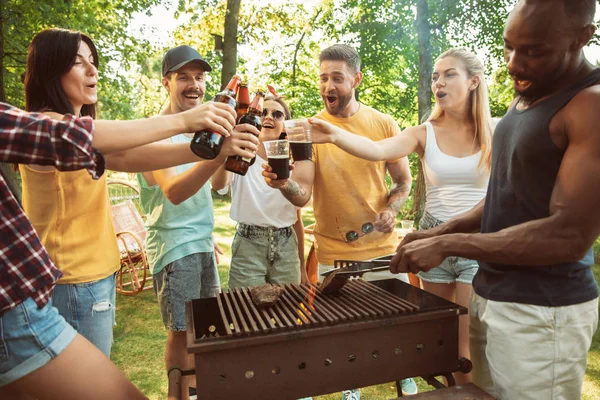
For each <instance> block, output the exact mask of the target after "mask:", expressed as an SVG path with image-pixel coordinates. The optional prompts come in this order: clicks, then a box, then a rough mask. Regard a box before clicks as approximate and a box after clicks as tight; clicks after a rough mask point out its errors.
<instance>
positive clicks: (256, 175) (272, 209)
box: [229, 154, 298, 228]
mask: <svg viewBox="0 0 600 400" xmlns="http://www.w3.org/2000/svg"><path fill="white" fill-rule="evenodd" d="M266 162H267V161H265V160H263V159H262V158H260V156H258V154H257V155H256V162H255V163H254V164H253V165H251V166H250V168H248V172H247V173H246V176H240V175H238V174H233V181H232V183H231V191H232V196H231V209H230V211H229V215H230V216H231V219H233V220H234V221H237V222H241V223H244V224H247V225H258V226H262V227H273V228H287V227H288V226H292V225H294V224H295V223H296V221H297V220H298V213H297V211H296V210H297V208H296V206H294V205H293V204H292V203H290V202H289V201H288V200H287V199H286V198H285V197H283V195H282V194H281V192H280V191H279V190H277V189H273V188H272V187H270V186H269V185H267V183H266V182H265V178H264V177H263V176H262V171H263V169H262V165H263V163H266Z"/></svg>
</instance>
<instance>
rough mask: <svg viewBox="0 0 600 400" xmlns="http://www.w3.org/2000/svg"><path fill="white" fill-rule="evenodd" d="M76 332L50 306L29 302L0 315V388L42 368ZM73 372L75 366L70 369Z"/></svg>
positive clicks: (63, 348)
mask: <svg viewBox="0 0 600 400" xmlns="http://www.w3.org/2000/svg"><path fill="white" fill-rule="evenodd" d="M76 335H77V332H75V329H73V327H72V326H71V325H69V324H68V323H67V321H65V319H64V318H63V317H62V316H61V315H60V314H59V313H58V310H57V309H56V307H53V306H52V300H50V301H49V302H48V304H46V305H45V306H44V307H42V308H38V306H37V304H36V303H35V301H33V299H32V298H28V299H27V300H25V301H24V302H22V303H20V304H18V305H17V306H15V307H13V308H11V309H10V310H8V311H6V312H4V314H2V315H0V386H5V385H8V384H9V383H12V382H14V381H16V380H17V379H19V378H22V377H24V376H26V375H28V374H30V373H31V372H33V371H35V370H37V369H39V368H41V367H43V366H44V365H46V364H47V363H49V362H50V361H52V359H54V358H56V357H57V356H58V355H59V354H60V353H62V352H63V350H65V349H66V348H67V346H69V344H71V342H72V341H73V339H75V336H76ZM74 367H75V368H76V366H74Z"/></svg>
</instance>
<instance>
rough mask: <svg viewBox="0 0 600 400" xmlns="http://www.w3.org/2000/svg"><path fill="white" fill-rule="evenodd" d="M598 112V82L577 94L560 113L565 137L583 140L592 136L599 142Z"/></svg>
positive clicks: (599, 103)
mask: <svg viewBox="0 0 600 400" xmlns="http://www.w3.org/2000/svg"><path fill="white" fill-rule="evenodd" d="M598 110H600V81H599V82H596V83H595V84H594V85H592V86H589V87H587V88H585V89H583V90H581V91H580V92H579V93H577V94H576V95H575V96H574V97H573V99H571V101H570V102H569V104H567V106H566V107H565V108H564V109H563V110H562V112H561V113H560V114H562V117H563V118H564V126H565V128H566V134H567V137H569V138H575V137H577V138H584V137H586V136H590V135H592V136H594V137H596V138H598V139H599V140H600V135H599V134H598V131H599V130H600V113H599V112H598Z"/></svg>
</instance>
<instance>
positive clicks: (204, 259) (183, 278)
mask: <svg viewBox="0 0 600 400" xmlns="http://www.w3.org/2000/svg"><path fill="white" fill-rule="evenodd" d="M152 285H153V286H154V293H156V296H157V297H158V303H159V304H160V313H161V315H162V320H163V323H164V324H165V328H167V329H168V330H170V331H177V332H181V331H185V330H186V324H185V322H186V321H185V303H186V301H191V300H193V299H199V298H207V297H215V293H216V291H217V290H219V288H220V286H221V282H220V280H219V271H218V270H217V263H216V262H215V255H214V253H213V252H207V253H194V254H190V255H189V256H185V257H183V258H180V259H179V260H175V261H173V262H172V263H170V264H167V265H166V266H165V267H164V268H163V269H162V270H160V271H159V272H157V273H156V274H154V275H153V276H152Z"/></svg>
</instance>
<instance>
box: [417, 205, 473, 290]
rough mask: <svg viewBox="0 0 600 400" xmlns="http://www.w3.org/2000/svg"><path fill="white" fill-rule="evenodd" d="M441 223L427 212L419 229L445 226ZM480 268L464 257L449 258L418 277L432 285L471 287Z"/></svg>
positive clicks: (420, 273)
mask: <svg viewBox="0 0 600 400" xmlns="http://www.w3.org/2000/svg"><path fill="white" fill-rule="evenodd" d="M443 223H444V221H441V220H439V219H437V218H435V217H434V216H432V215H431V214H429V213H428V212H427V211H425V212H424V213H423V217H422V218H421V221H420V222H419V226H420V227H419V229H423V230H424V229H430V228H433V227H435V226H438V225H441V224H443ZM478 268H479V264H478V263H477V261H474V260H469V259H466V258H462V257H448V258H446V259H445V260H444V261H443V262H442V263H441V264H440V265H439V266H437V267H435V268H433V269H430V270H429V271H427V272H423V271H422V272H419V273H418V276H419V278H421V279H422V280H424V281H425V282H430V283H454V282H458V283H464V284H467V285H471V284H472V282H473V277H474V276H475V273H476V272H477V269H478Z"/></svg>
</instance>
